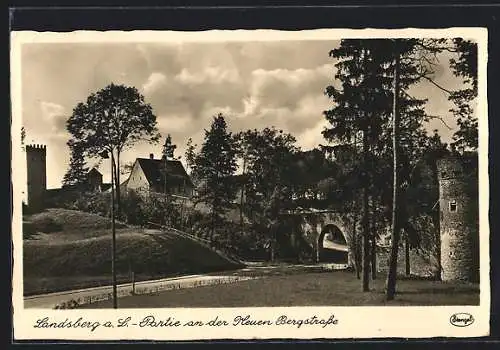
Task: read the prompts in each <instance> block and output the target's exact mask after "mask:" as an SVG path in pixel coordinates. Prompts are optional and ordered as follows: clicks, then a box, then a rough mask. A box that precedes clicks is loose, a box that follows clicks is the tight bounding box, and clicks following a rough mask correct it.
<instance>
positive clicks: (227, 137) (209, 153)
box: [193, 113, 237, 238]
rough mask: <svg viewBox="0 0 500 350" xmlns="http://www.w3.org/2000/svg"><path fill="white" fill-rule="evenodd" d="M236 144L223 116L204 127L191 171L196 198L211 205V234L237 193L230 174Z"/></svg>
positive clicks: (233, 169) (232, 167)
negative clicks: (200, 143) (208, 127)
mask: <svg viewBox="0 0 500 350" xmlns="http://www.w3.org/2000/svg"><path fill="white" fill-rule="evenodd" d="M236 168H237V164H236V147H235V144H234V139H233V136H232V134H231V132H229V131H228V130H227V124H226V121H225V118H224V116H223V115H222V114H221V113H219V114H218V115H217V116H216V117H214V119H213V122H212V125H211V127H210V130H205V139H204V142H203V145H202V147H201V150H200V152H199V154H198V155H197V157H196V160H195V164H194V169H193V173H194V176H195V178H197V179H198V180H199V181H200V185H199V187H198V193H197V201H201V202H204V203H206V204H207V205H208V206H209V207H210V215H211V223H210V226H211V227H210V229H211V236H212V238H213V235H214V231H215V228H216V226H217V225H218V224H219V223H221V222H222V221H223V214H224V213H225V212H226V210H227V209H229V208H231V207H232V203H233V200H234V198H235V196H236V186H235V182H234V178H233V175H234V173H235V171H236Z"/></svg>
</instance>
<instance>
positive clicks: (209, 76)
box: [174, 66, 240, 85]
mask: <svg viewBox="0 0 500 350" xmlns="http://www.w3.org/2000/svg"><path fill="white" fill-rule="evenodd" d="M174 79H175V80H176V81H178V82H179V83H181V84H186V85H200V84H203V83H207V82H209V83H211V84H226V83H230V84H231V83H232V84H234V83H238V82H239V79H240V75H239V73H238V70H237V69H225V68H223V67H220V66H217V67H206V68H205V69H204V70H202V71H199V72H195V73H191V72H190V71H189V70H188V69H186V68H184V69H183V70H182V71H181V72H180V73H179V74H177V75H176V76H175V78H174Z"/></svg>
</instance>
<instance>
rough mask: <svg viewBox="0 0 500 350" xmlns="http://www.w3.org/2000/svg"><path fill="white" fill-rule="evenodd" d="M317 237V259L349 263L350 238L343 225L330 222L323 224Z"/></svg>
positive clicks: (319, 260)
mask: <svg viewBox="0 0 500 350" xmlns="http://www.w3.org/2000/svg"><path fill="white" fill-rule="evenodd" d="M318 233H319V235H318V238H317V245H316V246H317V261H318V262H331V263H338V264H347V263H348V260H349V249H348V240H347V239H348V238H347V236H346V233H345V232H344V230H343V227H342V225H340V224H339V223H337V222H328V223H325V224H323V225H321V228H320V230H318Z"/></svg>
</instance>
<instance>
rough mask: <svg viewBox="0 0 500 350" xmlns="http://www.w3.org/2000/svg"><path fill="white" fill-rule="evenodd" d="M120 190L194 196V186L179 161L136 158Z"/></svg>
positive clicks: (151, 156) (152, 157) (151, 155)
mask: <svg viewBox="0 0 500 350" xmlns="http://www.w3.org/2000/svg"><path fill="white" fill-rule="evenodd" d="M120 186H121V187H120V188H122V189H124V190H126V191H129V190H133V191H136V192H137V193H138V194H142V195H148V194H151V193H156V194H158V193H159V194H170V195H174V196H179V197H187V198H190V197H192V196H193V194H194V185H193V182H192V181H191V178H190V177H189V175H188V174H187V172H186V169H185V168H184V166H183V165H182V163H181V162H180V161H179V160H169V159H165V158H162V159H155V158H154V155H153V154H150V156H149V158H137V159H136V160H135V162H134V165H133V166H132V171H131V173H130V175H129V177H128V179H127V180H125V181H124V182H123V183H122V184H120Z"/></svg>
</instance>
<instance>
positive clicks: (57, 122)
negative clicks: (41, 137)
mask: <svg viewBox="0 0 500 350" xmlns="http://www.w3.org/2000/svg"><path fill="white" fill-rule="evenodd" d="M40 110H41V113H40V115H41V118H42V120H43V123H41V125H40V127H41V128H40V129H39V130H38V131H39V132H42V133H44V134H45V133H48V134H51V135H52V136H55V135H61V134H64V133H65V132H66V130H65V128H66V120H67V119H68V115H66V109H65V107H64V106H61V105H60V104H57V103H53V102H47V101H41V102H40Z"/></svg>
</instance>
